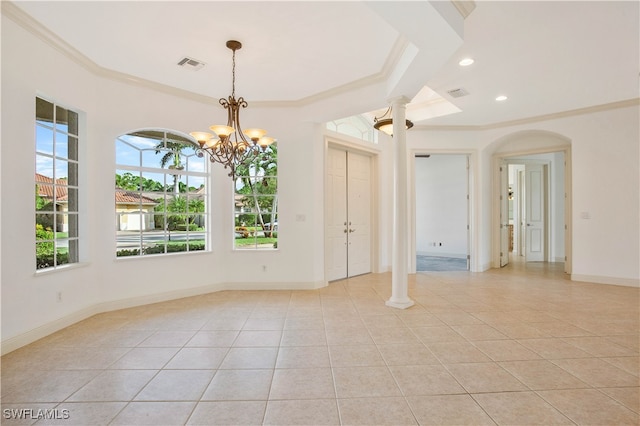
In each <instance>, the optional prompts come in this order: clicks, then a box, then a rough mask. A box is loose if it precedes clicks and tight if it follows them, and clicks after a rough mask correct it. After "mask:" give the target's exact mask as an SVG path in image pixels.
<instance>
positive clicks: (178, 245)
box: [116, 241, 205, 257]
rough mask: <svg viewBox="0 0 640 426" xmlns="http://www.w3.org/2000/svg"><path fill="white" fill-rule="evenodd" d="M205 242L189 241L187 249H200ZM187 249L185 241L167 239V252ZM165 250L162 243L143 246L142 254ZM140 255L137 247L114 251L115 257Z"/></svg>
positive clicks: (158, 252) (160, 252) (202, 248)
mask: <svg viewBox="0 0 640 426" xmlns="http://www.w3.org/2000/svg"><path fill="white" fill-rule="evenodd" d="M204 247H205V244H204V241H194V242H189V250H188V251H201V250H204ZM183 251H187V243H186V242H184V241H180V242H177V241H176V242H172V241H169V242H168V243H167V253H179V252H183ZM164 252H165V249H164V244H158V245H155V246H150V247H145V248H144V249H143V250H142V254H162V253H164ZM138 255H140V250H139V249H122V250H118V251H117V252H116V256H117V257H125V256H138Z"/></svg>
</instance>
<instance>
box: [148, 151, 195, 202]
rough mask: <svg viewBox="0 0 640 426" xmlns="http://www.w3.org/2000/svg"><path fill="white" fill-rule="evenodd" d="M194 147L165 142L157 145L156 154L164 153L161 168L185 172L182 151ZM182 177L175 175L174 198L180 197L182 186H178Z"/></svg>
mask: <svg viewBox="0 0 640 426" xmlns="http://www.w3.org/2000/svg"><path fill="white" fill-rule="evenodd" d="M187 148H191V149H193V147H191V146H189V145H187V144H185V143H182V142H177V141H169V140H163V141H161V142H159V143H158V145H156V154H160V153H164V155H163V156H162V158H160V167H162V168H165V167H166V166H167V165H169V167H168V168H169V169H170V170H184V166H183V165H182V151H183V150H184V149H187ZM179 179H180V175H179V174H177V173H173V194H174V195H173V196H174V197H176V198H177V197H178V196H179V195H180V186H179V184H178V182H179Z"/></svg>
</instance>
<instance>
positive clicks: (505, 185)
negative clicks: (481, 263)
mask: <svg viewBox="0 0 640 426" xmlns="http://www.w3.org/2000/svg"><path fill="white" fill-rule="evenodd" d="M508 264H509V173H508V167H507V164H506V163H505V162H503V163H502V164H501V165H500V267H503V266H507V265H508Z"/></svg>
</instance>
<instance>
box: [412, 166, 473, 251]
mask: <svg viewBox="0 0 640 426" xmlns="http://www.w3.org/2000/svg"><path fill="white" fill-rule="evenodd" d="M415 179H416V182H415V188H416V190H415V200H416V201H415V206H416V253H417V254H419V255H429V256H445V257H457V258H466V257H467V222H468V219H467V186H468V184H467V181H468V178H467V156H466V155H451V154H448V155H447V154H435V155H431V157H429V158H416V159H415Z"/></svg>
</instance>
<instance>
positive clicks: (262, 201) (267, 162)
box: [236, 145, 278, 237]
mask: <svg viewBox="0 0 640 426" xmlns="http://www.w3.org/2000/svg"><path fill="white" fill-rule="evenodd" d="M277 175H278V147H277V146H275V145H270V146H269V147H268V148H267V150H266V151H265V152H264V153H260V154H257V155H255V156H254V157H253V158H252V159H251V160H250V161H249V162H246V163H242V164H238V165H237V166H236V176H238V180H240V183H241V185H242V188H241V189H240V190H238V193H241V194H244V195H247V196H250V197H251V198H252V201H253V203H252V204H253V206H254V208H255V210H256V216H257V219H258V222H259V224H260V227H261V228H262V230H263V231H264V235H265V237H271V232H272V230H273V224H274V223H275V219H276V215H277V208H278V196H277V182H276V180H275V179H274V177H276V176H277ZM264 195H273V197H264ZM263 210H267V211H269V220H268V221H267V223H268V224H269V227H268V228H267V226H266V224H265V220H264V217H263V214H262V211H263Z"/></svg>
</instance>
